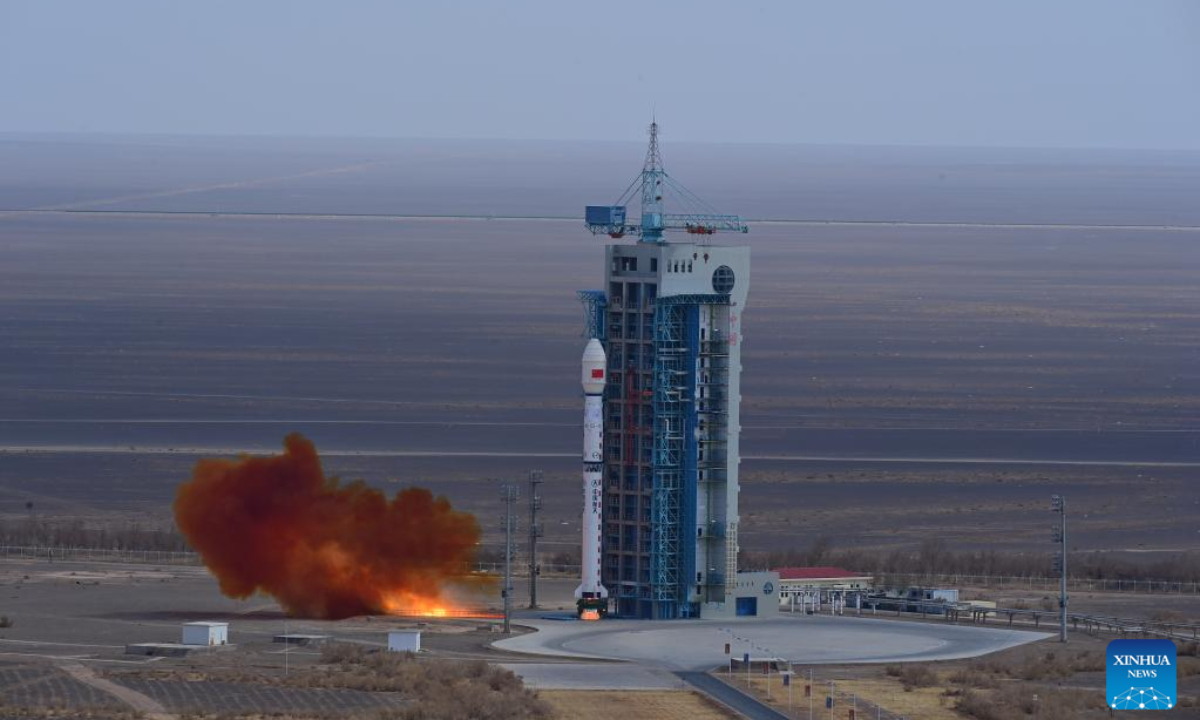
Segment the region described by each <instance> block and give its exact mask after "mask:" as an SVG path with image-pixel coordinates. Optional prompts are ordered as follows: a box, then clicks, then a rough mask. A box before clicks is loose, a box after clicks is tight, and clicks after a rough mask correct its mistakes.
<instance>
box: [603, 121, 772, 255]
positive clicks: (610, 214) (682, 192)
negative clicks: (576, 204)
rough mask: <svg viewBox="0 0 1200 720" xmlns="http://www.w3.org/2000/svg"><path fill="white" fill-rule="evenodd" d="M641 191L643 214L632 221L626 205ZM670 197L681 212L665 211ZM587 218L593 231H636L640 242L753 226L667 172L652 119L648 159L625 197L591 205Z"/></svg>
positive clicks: (745, 229) (619, 233) (611, 233)
mask: <svg viewBox="0 0 1200 720" xmlns="http://www.w3.org/2000/svg"><path fill="white" fill-rule="evenodd" d="M639 194H640V195H641V199H642V216H641V218H640V220H639V221H638V222H636V223H633V222H628V220H627V218H626V212H625V211H626V207H627V206H628V205H629V204H630V203H631V202H633V200H634V198H635V197H637V196H638V195H639ZM668 199H669V200H670V202H671V203H675V204H677V205H678V207H679V209H680V210H681V211H680V212H671V213H668V212H665V211H664V207H665V206H666V204H667V201H668ZM584 222H585V224H586V225H587V228H588V230H590V231H591V232H592V234H593V235H600V234H604V235H608V236H609V237H613V238H621V237H624V236H626V235H633V236H636V237H637V238H638V242H646V243H665V242H666V240H665V239H664V238H663V233H664V232H666V231H668V230H670V231H680V230H681V231H684V232H686V233H689V234H691V235H712V234H713V233H716V232H743V233H744V232H749V231H750V228H749V227H748V226H747V225H746V223H745V222H744V221H743V220H742V219H741V218H740V217H738V216H737V215H722V214H721V213H718V212H717V211H716V210H715V209H714V208H713V207H712V206H711V205H709V204H708V203H706V202H704V201H703V200H701V199H700V198H699V197H698V196H697V195H696V194H695V193H693V192H692V191H691V190H688V189H687V188H686V187H684V186H683V185H682V184H680V183H679V182H678V181H677V180H675V178H673V177H671V176H670V175H668V174H667V171H666V170H664V169H663V166H662V156H661V155H659V153H658V123H657V122H651V123H650V147H649V149H648V150H646V162H645V164H644V165H643V166H642V171H641V172H640V173H638V175H637V177H635V178H634V179H633V182H631V183H630V184H629V187H627V188H626V189H625V192H623V193H621V197H619V198H617V201H616V202H615V203H614V204H612V205H588V206H587V208H585V210H584Z"/></svg>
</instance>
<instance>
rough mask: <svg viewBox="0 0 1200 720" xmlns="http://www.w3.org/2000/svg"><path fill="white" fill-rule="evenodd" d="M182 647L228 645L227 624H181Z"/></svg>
mask: <svg viewBox="0 0 1200 720" xmlns="http://www.w3.org/2000/svg"><path fill="white" fill-rule="evenodd" d="M183 644H184V645H228V644H229V623H223V622H190V623H184V624H183Z"/></svg>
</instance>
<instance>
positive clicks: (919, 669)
mask: <svg viewBox="0 0 1200 720" xmlns="http://www.w3.org/2000/svg"><path fill="white" fill-rule="evenodd" d="M900 682H901V683H902V684H903V685H904V687H905V688H906V689H912V688H915V687H933V686H934V685H937V684H938V676H937V673H935V672H934V671H932V670H930V669H929V668H928V667H926V666H924V665H905V666H904V669H903V670H901V671H900Z"/></svg>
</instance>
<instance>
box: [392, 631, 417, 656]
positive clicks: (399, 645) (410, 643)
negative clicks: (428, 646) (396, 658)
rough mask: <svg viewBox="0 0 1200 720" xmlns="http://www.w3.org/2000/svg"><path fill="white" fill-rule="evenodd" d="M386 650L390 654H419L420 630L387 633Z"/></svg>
mask: <svg viewBox="0 0 1200 720" xmlns="http://www.w3.org/2000/svg"><path fill="white" fill-rule="evenodd" d="M388 650H390V651H392V652H414V653H415V652H420V651H421V631H420V630H392V631H390V632H388Z"/></svg>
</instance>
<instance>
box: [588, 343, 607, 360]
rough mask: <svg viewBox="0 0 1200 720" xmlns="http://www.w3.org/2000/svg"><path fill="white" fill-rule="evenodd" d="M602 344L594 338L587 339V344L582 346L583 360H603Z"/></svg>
mask: <svg viewBox="0 0 1200 720" xmlns="http://www.w3.org/2000/svg"><path fill="white" fill-rule="evenodd" d="M604 357H605V356H604V346H603V345H601V344H600V341H599V340H597V339H596V338H592V339H591V340H588V342H587V346H586V347H584V348H583V361H584V362H588V361H592V362H595V361H597V360H598V361H600V362H604Z"/></svg>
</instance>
